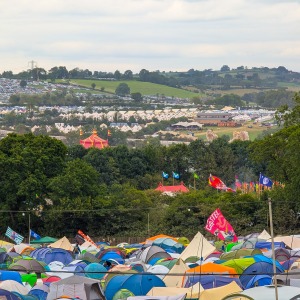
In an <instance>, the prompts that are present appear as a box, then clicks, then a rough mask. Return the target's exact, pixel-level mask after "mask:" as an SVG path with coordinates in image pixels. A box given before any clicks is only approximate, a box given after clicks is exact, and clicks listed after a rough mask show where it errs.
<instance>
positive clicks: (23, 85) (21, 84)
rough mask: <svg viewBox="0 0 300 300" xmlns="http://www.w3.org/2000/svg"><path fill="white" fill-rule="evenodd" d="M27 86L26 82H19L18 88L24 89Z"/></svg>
mask: <svg viewBox="0 0 300 300" xmlns="http://www.w3.org/2000/svg"><path fill="white" fill-rule="evenodd" d="M26 86H27V81H26V80H21V81H20V87H21V88H25V87H26Z"/></svg>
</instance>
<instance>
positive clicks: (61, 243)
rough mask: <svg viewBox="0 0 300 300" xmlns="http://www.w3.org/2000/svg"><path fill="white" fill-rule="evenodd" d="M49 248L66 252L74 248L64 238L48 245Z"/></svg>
mask: <svg viewBox="0 0 300 300" xmlns="http://www.w3.org/2000/svg"><path fill="white" fill-rule="evenodd" d="M48 247H49V248H61V249H64V250H67V251H71V252H72V251H73V249H74V247H73V246H72V244H71V243H70V241H69V240H68V239H67V238H66V237H65V236H64V237H63V238H61V239H59V240H57V241H56V242H54V243H52V244H50V245H48Z"/></svg>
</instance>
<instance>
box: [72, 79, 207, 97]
mask: <svg viewBox="0 0 300 300" xmlns="http://www.w3.org/2000/svg"><path fill="white" fill-rule="evenodd" d="M70 83H73V84H78V85H81V86H85V87H87V88H91V84H92V83H95V84H96V87H95V90H100V89H101V88H104V92H109V93H115V90H116V88H117V86H118V85H119V84H120V83H127V84H128V86H129V88H130V92H131V93H138V92H139V93H141V94H142V95H157V94H159V95H165V96H168V97H178V98H192V97H195V96H198V97H199V96H202V94H199V93H193V92H190V91H186V90H182V89H177V88H172V87H169V86H165V85H161V84H155V83H150V82H142V81H128V80H122V81H106V80H93V79H86V80H85V79H78V80H77V79H72V80H71V81H70Z"/></svg>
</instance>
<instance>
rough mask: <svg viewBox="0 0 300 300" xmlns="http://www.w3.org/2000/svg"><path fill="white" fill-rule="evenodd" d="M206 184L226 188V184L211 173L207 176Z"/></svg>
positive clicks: (221, 188) (220, 188) (216, 187)
mask: <svg viewBox="0 0 300 300" xmlns="http://www.w3.org/2000/svg"><path fill="white" fill-rule="evenodd" d="M208 184H209V185H210V186H212V187H213V188H215V189H218V190H226V189H227V186H226V184H225V183H224V182H223V181H222V180H221V179H220V178H218V177H217V176H213V175H211V174H210V176H209V178H208Z"/></svg>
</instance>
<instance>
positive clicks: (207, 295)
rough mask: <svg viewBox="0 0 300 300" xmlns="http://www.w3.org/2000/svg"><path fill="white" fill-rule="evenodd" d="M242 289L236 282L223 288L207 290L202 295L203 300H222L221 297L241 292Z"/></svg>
mask: <svg viewBox="0 0 300 300" xmlns="http://www.w3.org/2000/svg"><path fill="white" fill-rule="evenodd" d="M241 291H242V289H241V287H240V286H239V285H238V284H236V283H235V282H234V281H233V282H231V283H229V284H226V285H224V286H221V287H216V288H213V289H206V290H204V291H203V292H202V293H201V298H200V299H201V300H220V299H221V297H224V296H226V295H230V294H232V293H237V292H241Z"/></svg>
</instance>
